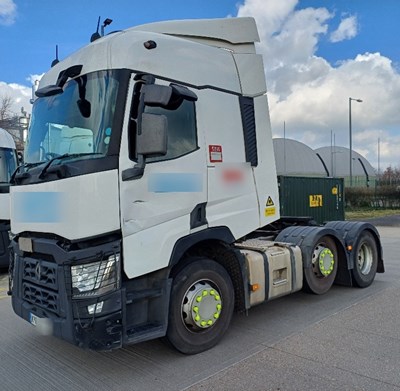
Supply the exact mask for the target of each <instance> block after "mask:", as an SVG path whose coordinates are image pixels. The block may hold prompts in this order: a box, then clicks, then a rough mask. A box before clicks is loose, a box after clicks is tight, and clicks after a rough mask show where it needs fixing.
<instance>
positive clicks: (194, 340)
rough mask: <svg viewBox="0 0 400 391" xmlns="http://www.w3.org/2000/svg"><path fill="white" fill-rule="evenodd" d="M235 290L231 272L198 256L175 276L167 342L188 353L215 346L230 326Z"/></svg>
mask: <svg viewBox="0 0 400 391" xmlns="http://www.w3.org/2000/svg"><path fill="white" fill-rule="evenodd" d="M233 309H234V289H233V285H232V281H231V279H230V277H229V274H228V273H227V271H226V270H225V269H224V268H223V267H222V266H221V265H220V264H218V263H217V262H215V261H213V260H211V259H207V258H194V259H193V260H190V261H189V263H188V264H187V265H185V266H184V267H183V269H181V270H180V271H179V272H178V273H177V274H176V276H175V277H174V279H173V285H172V291H171V298H170V311H169V318H168V329H167V334H166V338H167V341H168V342H169V343H170V344H171V345H172V346H173V347H174V348H175V349H177V350H178V351H180V352H182V353H184V354H196V353H200V352H202V351H204V350H207V349H210V348H212V347H213V346H215V345H216V344H217V343H218V342H219V341H220V340H221V338H222V337H223V335H224V334H225V332H226V330H227V329H228V327H229V324H230V321H231V318H232V314H233Z"/></svg>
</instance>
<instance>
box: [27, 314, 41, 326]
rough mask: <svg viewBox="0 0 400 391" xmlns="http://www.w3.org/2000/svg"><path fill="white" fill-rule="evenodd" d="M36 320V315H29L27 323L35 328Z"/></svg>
mask: <svg viewBox="0 0 400 391" xmlns="http://www.w3.org/2000/svg"><path fill="white" fill-rule="evenodd" d="M38 319H39V317H38V316H36V315H34V314H29V322H30V323H31V324H32V325H34V326H37V324H38Z"/></svg>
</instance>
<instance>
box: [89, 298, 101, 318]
mask: <svg viewBox="0 0 400 391" xmlns="http://www.w3.org/2000/svg"><path fill="white" fill-rule="evenodd" d="M103 304H104V301H100V302H99V303H97V304H91V305H88V307H87V310H88V312H89V315H93V314H94V313H96V314H100V312H101V311H102V310H103Z"/></svg>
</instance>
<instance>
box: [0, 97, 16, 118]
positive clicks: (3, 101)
mask: <svg viewBox="0 0 400 391" xmlns="http://www.w3.org/2000/svg"><path fill="white" fill-rule="evenodd" d="M12 104H13V100H12V98H11V96H9V95H3V96H1V97H0V121H4V120H7V119H9V118H11V117H12V112H11V107H12Z"/></svg>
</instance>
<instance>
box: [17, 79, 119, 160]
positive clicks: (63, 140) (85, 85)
mask: <svg viewBox="0 0 400 391" xmlns="http://www.w3.org/2000/svg"><path fill="white" fill-rule="evenodd" d="M117 73H118V71H101V72H93V73H90V74H86V75H83V76H79V77H77V78H75V79H72V80H70V81H68V82H67V83H66V84H65V86H64V91H63V93H62V94H58V95H54V96H48V97H42V98H38V99H37V100H36V101H35V103H34V105H33V110H32V120H31V124H30V127H29V131H28V139H27V144H26V148H25V157H24V161H25V163H27V164H35V163H40V162H46V161H49V160H51V159H54V158H55V157H57V156H61V155H66V154H70V155H76V156H79V155H80V154H81V155H82V156H85V155H90V154H93V155H94V156H96V157H101V156H106V155H107V151H108V147H109V144H110V140H111V135H112V132H113V129H112V126H113V119H114V112H115V108H116V101H117V94H118V88H119V84H120V83H119V82H118V78H117V77H116V76H117Z"/></svg>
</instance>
